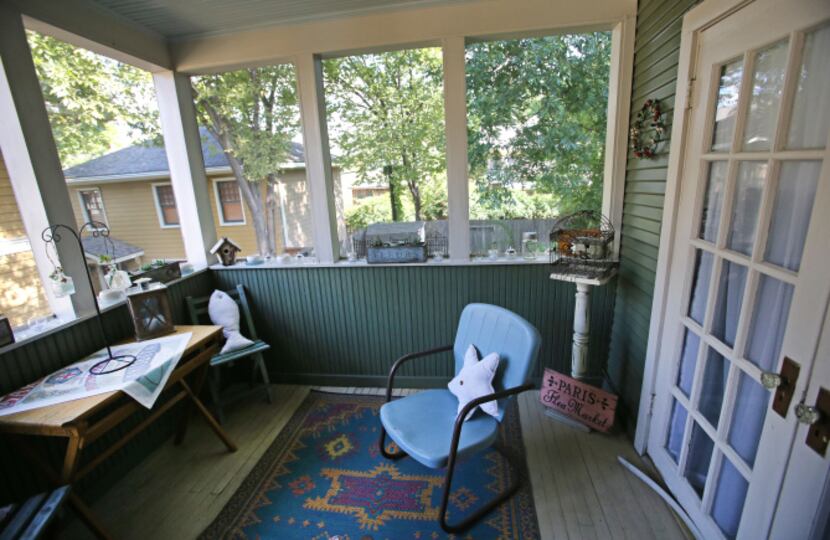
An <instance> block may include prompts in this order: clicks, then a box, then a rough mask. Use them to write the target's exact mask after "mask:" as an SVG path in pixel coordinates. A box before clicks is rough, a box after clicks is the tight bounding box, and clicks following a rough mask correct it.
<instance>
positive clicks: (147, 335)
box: [127, 283, 176, 341]
mask: <svg viewBox="0 0 830 540" xmlns="http://www.w3.org/2000/svg"><path fill="white" fill-rule="evenodd" d="M127 306H128V307H129V308H130V316H131V317H132V319H133V326H134V327H135V337H136V339H137V340H138V341H142V340H145V339H153V338H157V337H159V336H163V335H166V334H171V333H173V332H174V331H175V330H176V328H175V325H174V324H173V314H172V313H171V311H170V299H169V298H168V296H167V287H165V286H164V285H162V284H161V283H139V284H138V286H137V287H133V288H132V289H128V291H127Z"/></svg>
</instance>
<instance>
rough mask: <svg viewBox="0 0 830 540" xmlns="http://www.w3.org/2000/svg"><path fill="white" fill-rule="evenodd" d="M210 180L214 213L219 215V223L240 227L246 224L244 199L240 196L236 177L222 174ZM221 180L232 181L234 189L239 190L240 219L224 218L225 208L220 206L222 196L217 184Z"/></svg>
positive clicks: (223, 225) (240, 192)
mask: <svg viewBox="0 0 830 540" xmlns="http://www.w3.org/2000/svg"><path fill="white" fill-rule="evenodd" d="M211 182H212V183H213V196H214V198H215V199H216V215H217V216H218V217H219V225H220V226H222V227H240V226H244V225H247V224H248V216H247V214H246V213H245V201H244V200H243V198H242V190H241V189H240V188H239V184H238V183H237V181H236V178H233V177H227V176H223V177H219V178H211ZM222 182H233V184H234V185H235V186H236V189H237V190H238V191H239V207H240V209H241V210H242V221H227V220H226V219H225V210H224V208H223V206H222V196H221V194H220V190H219V184H220V183H222Z"/></svg>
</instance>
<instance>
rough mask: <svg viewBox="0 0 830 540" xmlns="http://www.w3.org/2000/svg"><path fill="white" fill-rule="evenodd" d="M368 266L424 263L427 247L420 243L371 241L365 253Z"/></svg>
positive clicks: (424, 243)
mask: <svg viewBox="0 0 830 540" xmlns="http://www.w3.org/2000/svg"><path fill="white" fill-rule="evenodd" d="M366 260H367V261H368V262H369V264H383V263H387V264H389V263H415V262H419V263H422V262H426V260H427V245H426V242H420V241H402V242H382V241H380V240H375V241H373V242H372V243H371V244H370V245H369V248H368V249H367V253H366Z"/></svg>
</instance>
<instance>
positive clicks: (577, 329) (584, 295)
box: [571, 283, 591, 379]
mask: <svg viewBox="0 0 830 540" xmlns="http://www.w3.org/2000/svg"><path fill="white" fill-rule="evenodd" d="M575 300H576V302H575V305H574V337H573V347H572V351H571V376H572V377H573V378H574V379H584V378H585V377H586V376H587V375H588V342H589V340H590V337H591V336H590V332H591V286H590V285H588V284H587V283H577V284H576V299H575Z"/></svg>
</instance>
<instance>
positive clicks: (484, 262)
mask: <svg viewBox="0 0 830 540" xmlns="http://www.w3.org/2000/svg"><path fill="white" fill-rule="evenodd" d="M543 264H550V259H549V258H548V256H547V255H545V256H543V257H537V258H535V259H533V260H526V259H523V258H522V257H520V256H518V255H517V256H516V257H514V258H511V259H508V258H506V257H500V258H498V259H495V260H493V259H489V258H487V257H476V258H473V259H462V260H458V259H456V260H453V259H441V260H438V261H436V260H434V259H430V260H428V261H427V262H425V263H387V264H369V263H368V262H366V260H365V259H364V260H359V261H354V262H351V261H347V260H340V261H337V262H334V263H320V262H296V261H293V260H292V261H291V262H289V263H278V262H276V261H274V260H271V261H265V262H263V263H260V264H253V265H251V264H248V263H247V262H245V261H239V262H237V263H236V264H234V265H232V266H223V265H221V264H214V265H212V266H211V267H210V269H211V270H257V269H266V268H267V269H272V268H274V269H280V270H290V269H294V270H296V269H298V268H390V267H391V268H395V267H404V268H412V267H440V266H534V265H543Z"/></svg>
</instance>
